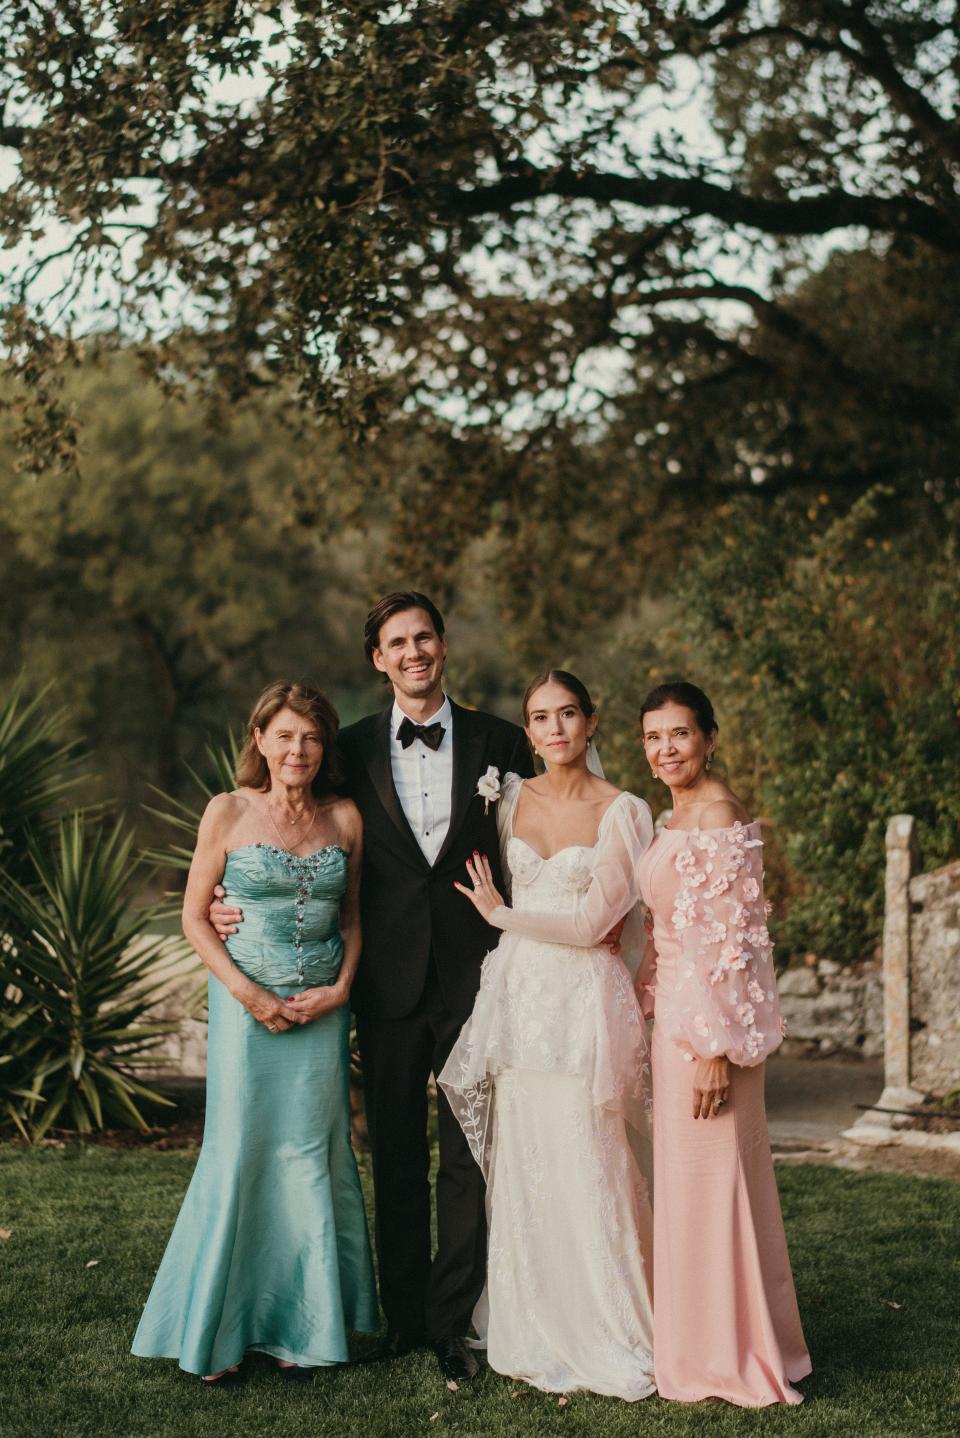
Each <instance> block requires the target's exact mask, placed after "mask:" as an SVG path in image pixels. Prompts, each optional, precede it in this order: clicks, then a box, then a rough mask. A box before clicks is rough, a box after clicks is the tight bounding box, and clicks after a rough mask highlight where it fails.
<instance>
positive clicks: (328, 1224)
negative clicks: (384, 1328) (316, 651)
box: [133, 684, 378, 1382]
mask: <svg viewBox="0 0 960 1438" xmlns="http://www.w3.org/2000/svg"><path fill="white" fill-rule="evenodd" d="M336 728H337V721H336V714H335V711H334V710H333V709H332V707H331V706H330V705H329V703H328V702H327V701H326V700H325V699H324V698H323V696H322V695H320V694H319V693H318V692H317V691H315V690H311V689H308V688H307V687H306V686H302V685H287V684H276V685H271V686H270V687H269V688H268V689H267V690H265V691H264V693H263V695H261V697H260V699H259V700H258V703H257V705H256V707H255V709H254V712H253V715H252V716H251V720H250V725H249V729H248V737H247V743H246V745H245V747H244V751H243V753H242V754H241V758H240V761H239V763H238V768H237V783H238V788H237V790H236V791H235V792H234V793H232V794H221V795H218V796H217V797H216V798H215V799H213V800H212V801H211V803H210V805H209V807H208V809H207V812H206V814H205V815H204V818H203V821H202V823H201V826H200V832H199V834H198V840H197V850H196V853H195V855H194V861H193V865H192V867H191V872H190V879H189V880H188V885H187V895H186V899H185V903H184V931H185V933H186V934H187V937H188V938H189V939H190V940H191V942H192V943H193V944H194V946H195V948H196V949H197V952H198V953H199V955H200V957H201V958H202V959H203V960H204V962H205V963H206V964H207V966H208V968H209V969H210V979H209V999H210V1024H209V1042H208V1058H207V1108H206V1124H205V1128H204V1138H203V1147H202V1149H201V1151H200V1158H199V1160H198V1162H197V1167H196V1170H195V1171H194V1175H193V1178H192V1180H191V1182H190V1187H189V1189H188V1190H187V1194H186V1197H185V1198H184V1201H183V1206H182V1208H181V1210H180V1214H179V1217H178V1218H177V1221H176V1224H175V1226H174V1230H173V1233H172V1235H171V1237H170V1241H169V1243H168V1245H167V1249H166V1252H165V1253H164V1256H163V1260H162V1262H161V1264H160V1268H159V1271H158V1273H157V1276H156V1280H155V1282H154V1285H153V1288H152V1290H151V1293H150V1296H149V1298H148V1300H147V1304H146V1307H145V1309H144V1311H143V1316H142V1318H141V1320H140V1325H139V1327H138V1329H137V1333H136V1336H135V1338H134V1341H133V1352H134V1353H135V1354H138V1355H140V1356H143V1357H159V1358H176V1359H178V1360H179V1363H180V1367H181V1368H184V1369H186V1370H187V1371H188V1372H191V1373H196V1374H199V1375H201V1376H202V1377H204V1378H205V1379H206V1380H207V1381H208V1382H209V1381H223V1378H224V1376H225V1375H227V1374H230V1375H231V1376H232V1373H233V1371H234V1370H236V1369H237V1368H238V1367H239V1364H240V1363H241V1361H242V1359H243V1355H244V1354H245V1353H246V1352H248V1351H249V1350H257V1351H259V1352H263V1353H268V1354H271V1355H272V1356H273V1357H274V1358H275V1359H276V1360H277V1362H278V1365H279V1366H280V1367H281V1369H282V1371H284V1372H285V1373H287V1374H289V1375H290V1376H297V1377H300V1376H304V1374H305V1372H306V1371H308V1370H310V1369H313V1368H316V1367H319V1366H322V1365H326V1364H331V1363H340V1362H343V1361H344V1360H346V1359H347V1358H348V1349H347V1330H349V1329H353V1330H356V1331H359V1332H365V1333H369V1332H375V1331H376V1329H377V1326H378V1324H377V1307H376V1298H375V1291H374V1280H373V1270H372V1265H371V1260H370V1247H369V1240H368V1235H367V1226H366V1219H365V1216H364V1210H363V1198H362V1195H361V1190H360V1181H359V1178H358V1175H357V1167H356V1163H355V1161H354V1157H353V1152H352V1149H351V1147H350V1124H349V1090H348V1082H349V1051H348V1030H349V1006H348V1004H347V999H348V997H349V992H350V984H351V982H352V979H353V975H354V972H355V970H356V965H357V960H358V958H359V949H360V929H359V908H358V902H357V899H358V884H359V862H360V847H361V842H362V832H361V826H360V818H359V815H358V813H357V811H356V809H355V808H354V806H353V805H352V803H350V801H349V800H344V799H339V798H336V797H335V796H334V795H333V794H332V791H331V788H330V784H331V780H332V779H334V778H335V773H334V765H335V759H334V742H335V738H336ZM271 834H272V839H271ZM221 876H222V879H223V883H224V885H225V887H226V889H227V892H228V894H229V895H230V897H231V899H232V900H233V901H234V902H235V903H237V904H238V905H240V907H241V908H242V911H243V917H244V922H243V924H242V925H241V926H240V930H239V932H238V933H235V934H234V935H233V936H232V937H231V938H229V939H228V941H227V944H226V946H224V945H223V944H221V943H220V941H219V939H217V937H216V934H215V932H214V930H213V929H212V927H211V925H210V923H209V920H208V918H207V905H208V902H209V896H210V891H211V889H212V885H213V883H214V882H216V881H218V880H219V879H220V878H221Z"/></svg>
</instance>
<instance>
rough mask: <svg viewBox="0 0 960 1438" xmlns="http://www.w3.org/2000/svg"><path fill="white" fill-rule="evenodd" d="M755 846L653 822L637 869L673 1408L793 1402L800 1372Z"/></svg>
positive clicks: (775, 1023)
mask: <svg viewBox="0 0 960 1438" xmlns="http://www.w3.org/2000/svg"><path fill="white" fill-rule="evenodd" d="M761 855H762V845H761V842H760V837H759V826H757V825H755V824H750V825H740V824H737V825H734V826H733V827H732V828H730V829H725V830H713V831H703V832H702V833H701V832H700V831H697V830H695V831H693V833H687V832H684V831H682V830H672V829H663V830H662V831H661V832H660V834H659V835H658V837H657V838H656V840H655V841H654V843H653V844H652V845H651V846H650V848H649V849H647V851H646V852H645V853H644V855H643V856H642V858H641V860H640V865H639V880H640V888H641V892H642V894H643V898H644V900H645V902H646V904H647V906H648V908H649V909H650V910H651V912H652V914H653V920H654V945H653V946H652V947H651V949H650V950H648V954H649V961H648V965H647V968H646V970H645V972H644V974H643V976H642V977H643V978H644V979H646V981H647V983H648V984H649V987H650V991H652V990H653V989H654V986H655V996H656V997H655V1010H656V1017H655V1022H654V1038H653V1096H654V1097H653V1103H654V1322H655V1330H654V1366H655V1377H656V1384H657V1390H658V1392H659V1393H660V1396H661V1397H662V1398H672V1399H679V1400H681V1401H684V1402H695V1401H697V1400H698V1399H704V1398H722V1399H726V1400H727V1402H729V1403H736V1404H739V1405H741V1406H743V1407H761V1406H764V1405H766V1404H770V1403H800V1402H801V1401H802V1395H801V1394H800V1393H798V1392H797V1390H796V1389H795V1388H794V1387H792V1386H791V1385H792V1384H793V1383H795V1382H796V1381H797V1380H798V1379H801V1378H803V1377H805V1376H806V1374H808V1373H809V1372H810V1357H809V1354H808V1353H807V1348H806V1344H805V1342H804V1337H803V1330H802V1328H801V1326H800V1315H799V1312H798V1309H797V1300H796V1295H795V1293H794V1287H793V1276H792V1274H791V1271H790V1260H789V1257H788V1254H787V1244H786V1238H785V1236H784V1231H783V1220H782V1218H781V1215H780V1202H779V1198H778V1195H777V1188H776V1183H775V1180H774V1174H773V1161H772V1158H771V1155H770V1143H769V1139H768V1135H767V1122H766V1113H765V1109H764V1099H763V1060H764V1059H765V1057H766V1055H767V1054H768V1053H769V1052H771V1051H772V1049H773V1048H775V1047H776V1046H777V1044H778V1043H779V1042H780V1037H781V1033H782V1026H781V1024H780V1016H779V1006H778V1002H777V997H776V985H775V980H774V976H773V967H772V963H771V957H770V950H771V946H770V941H769V938H768V937H767V932H766V922H765V915H764V908H763V892H762V876H763V870H762V858H761ZM654 951H655V952H654ZM654 966H655V972H654ZM721 1053H725V1054H726V1055H727V1056H728V1057H729V1058H730V1059H731V1061H732V1065H733V1066H732V1068H731V1082H730V1092H729V1097H728V1102H727V1104H726V1106H725V1107H724V1108H723V1110H722V1111H721V1114H720V1115H719V1116H717V1117H716V1118H711V1119H694V1118H693V1117H692V1091H693V1070H694V1058H695V1056H700V1057H703V1058H709V1057H711V1056H716V1055H718V1054H721Z"/></svg>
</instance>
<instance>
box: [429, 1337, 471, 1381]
mask: <svg viewBox="0 0 960 1438" xmlns="http://www.w3.org/2000/svg"><path fill="white" fill-rule="evenodd" d="M433 1351H434V1353H435V1354H436V1355H437V1362H438V1363H439V1364H440V1372H441V1373H442V1374H443V1376H444V1378H446V1379H447V1381H448V1382H449V1381H450V1380H451V1379H452V1380H453V1382H454V1383H467V1382H469V1380H470V1379H471V1378H476V1376H477V1374H478V1373H479V1371H480V1363H479V1361H478V1359H477V1355H476V1354H475V1353H474V1351H473V1349H472V1348H468V1347H467V1345H466V1342H465V1340H464V1339H462V1338H438V1339H437V1340H436V1342H435V1343H434V1344H433Z"/></svg>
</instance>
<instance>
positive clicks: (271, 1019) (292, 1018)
mask: <svg viewBox="0 0 960 1438" xmlns="http://www.w3.org/2000/svg"><path fill="white" fill-rule="evenodd" d="M214 893H215V895H216V897H215V899H214V902H213V903H212V904H211V905H210V922H211V924H212V925H213V927H214V928H215V929H216V931H217V937H218V938H219V939H220V941H221V942H224V941H225V940H226V939H227V938H228V937H229V936H230V935H231V934H235V933H236V932H237V927H236V926H237V922H238V921H239V920H240V919H242V917H243V915H242V913H241V911H240V910H239V909H236V908H230V907H228V906H227V905H226V904H224V903H223V897H224V891H223V888H222V887H221V886H220V885H219V884H218V885H217V887H216V889H215V890H214ZM234 997H235V998H236V999H237V1000H238V1001H239V1002H240V1003H241V1004H243V1007H244V1008H245V1009H246V1011H247V1013H248V1014H251V1015H252V1017H253V1018H255V1019H256V1020H257V1022H258V1023H260V1024H263V1026H264V1028H267V1029H269V1030H270V1032H271V1033H272V1034H282V1033H286V1032H287V1030H288V1029H292V1028H294V1027H296V1025H297V1024H310V1023H313V1021H314V1019H318V1018H320V1017H321V1015H322V1014H327V1013H329V1012H330V1011H331V1009H338V1008H340V1007H341V1005H342V1004H345V1003H346V1002H347V1000H348V999H349V997H350V990H349V989H348V988H347V986H346V985H345V984H341V983H340V982H337V983H335V984H326V985H324V986H322V987H321V988H315V989H303V990H302V991H301V992H300V993H299V994H293V995H292V996H291V997H290V998H289V999H281V998H280V997H279V996H278V995H277V994H275V993H273V992H271V990H270V989H265V988H263V986H262V985H261V984H257V983H253V982H252V981H250V980H248V981H247V982H246V983H244V984H243V986H242V987H241V988H240V989H238V991H237V992H236V993H235V995H234Z"/></svg>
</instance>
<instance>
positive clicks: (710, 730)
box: [640, 679, 720, 737]
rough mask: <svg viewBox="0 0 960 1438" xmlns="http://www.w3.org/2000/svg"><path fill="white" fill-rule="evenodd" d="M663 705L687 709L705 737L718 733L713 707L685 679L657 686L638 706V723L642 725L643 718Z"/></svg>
mask: <svg viewBox="0 0 960 1438" xmlns="http://www.w3.org/2000/svg"><path fill="white" fill-rule="evenodd" d="M664 704H682V705H683V707H684V708H685V709H689V710H690V712H691V714H692V715H693V717H694V719H696V721H697V728H698V729H699V730H700V732H701V734H703V735H704V736H705V737H709V735H711V734H716V733H717V732H718V731H719V728H720V726H719V725H718V723H717V721H716V718H715V717H714V713H713V705H712V704H711V703H710V700H709V699H708V698H707V696H706V694H704V692H703V690H702V689H698V688H697V686H696V684H689V683H687V681H686V680H685V679H677V680H675V681H673V682H672V683H668V684H658V685H657V687H656V688H655V689H651V690H650V693H649V694H648V695H647V697H646V699H644V701H643V703H642V704H641V705H640V723H641V725H642V724H643V721H644V717H645V716H646V715H647V714H650V713H651V712H652V711H653V710H654V709H662V708H663V706H664Z"/></svg>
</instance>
